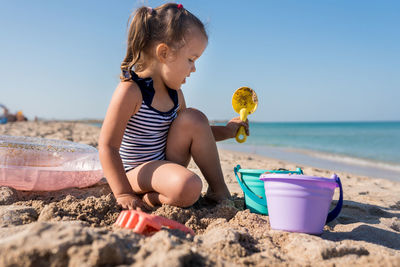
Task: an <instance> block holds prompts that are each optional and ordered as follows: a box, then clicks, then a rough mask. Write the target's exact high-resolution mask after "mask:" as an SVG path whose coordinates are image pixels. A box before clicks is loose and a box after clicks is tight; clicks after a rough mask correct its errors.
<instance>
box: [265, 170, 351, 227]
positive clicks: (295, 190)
mask: <svg viewBox="0 0 400 267" xmlns="http://www.w3.org/2000/svg"><path fill="white" fill-rule="evenodd" d="M260 180H263V181H264V188H265V196H266V198H267V203H268V212H269V221H270V224H271V229H275V230H285V231H289V232H300V233H307V234H321V233H322V231H323V228H324V225H325V224H326V223H328V222H330V221H332V220H333V219H335V218H336V217H337V216H338V215H339V213H340V210H341V209H342V205H343V190H342V184H341V182H340V178H339V177H338V176H337V175H336V174H334V175H332V178H325V177H316V176H306V175H294V174H292V175H291V174H279V173H264V174H262V175H261V176H260ZM336 187H339V188H340V197H339V201H338V203H337V205H336V207H335V208H334V209H333V210H332V211H331V212H329V207H330V204H331V202H332V197H333V193H334V191H335V188H336ZM328 212H329V214H328Z"/></svg>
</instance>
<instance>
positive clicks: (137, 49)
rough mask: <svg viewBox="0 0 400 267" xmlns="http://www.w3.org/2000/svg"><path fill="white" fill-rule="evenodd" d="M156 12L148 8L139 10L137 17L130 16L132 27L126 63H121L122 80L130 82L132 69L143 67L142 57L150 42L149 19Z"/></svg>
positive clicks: (129, 34)
mask: <svg viewBox="0 0 400 267" xmlns="http://www.w3.org/2000/svg"><path fill="white" fill-rule="evenodd" d="M153 12H154V11H153V10H152V9H151V10H150V9H149V8H147V7H141V8H138V9H137V10H136V12H135V15H134V16H133V18H132V16H130V19H129V20H130V26H129V32H128V47H127V51H126V55H125V58H124V61H123V62H122V63H121V71H122V74H121V77H120V78H121V80H122V81H128V80H130V79H131V78H132V76H131V71H132V67H133V66H135V65H136V67H137V68H142V67H143V62H141V57H143V55H142V54H143V51H144V50H145V48H146V47H147V46H148V44H149V41H150V39H151V38H150V34H151V33H150V27H149V19H150V17H151V15H152V13H153Z"/></svg>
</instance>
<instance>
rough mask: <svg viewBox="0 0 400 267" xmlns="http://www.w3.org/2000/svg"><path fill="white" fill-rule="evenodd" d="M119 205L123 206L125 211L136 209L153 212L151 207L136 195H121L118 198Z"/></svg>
mask: <svg viewBox="0 0 400 267" xmlns="http://www.w3.org/2000/svg"><path fill="white" fill-rule="evenodd" d="M116 199H117V203H118V204H119V205H120V206H122V208H123V209H129V210H134V209H136V208H140V209H145V210H151V207H150V206H149V205H147V204H146V203H145V202H144V201H143V200H141V199H140V198H139V197H138V196H135V195H134V194H121V195H118V196H116Z"/></svg>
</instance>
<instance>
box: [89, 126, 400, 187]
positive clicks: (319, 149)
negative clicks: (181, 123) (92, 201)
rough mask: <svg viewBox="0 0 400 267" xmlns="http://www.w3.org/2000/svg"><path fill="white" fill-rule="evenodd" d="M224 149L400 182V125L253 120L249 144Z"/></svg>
mask: <svg viewBox="0 0 400 267" xmlns="http://www.w3.org/2000/svg"><path fill="white" fill-rule="evenodd" d="M213 124H214V125H224V123H213ZM96 125H97V126H99V127H101V124H96ZM218 147H219V148H221V149H227V150H232V151H239V152H247V153H253V154H258V155H261V156H266V157H270V158H275V159H279V160H283V161H289V162H292V163H295V164H297V165H298V166H313V167H316V168H322V169H329V170H332V171H333V172H348V173H352V174H357V175H363V176H369V177H376V178H385V179H390V180H395V181H400V121H390V122H250V136H248V137H247V140H246V142H245V143H242V144H239V143H237V142H236V140H235V139H229V140H225V141H221V142H218ZM242 167H243V168H246V166H242Z"/></svg>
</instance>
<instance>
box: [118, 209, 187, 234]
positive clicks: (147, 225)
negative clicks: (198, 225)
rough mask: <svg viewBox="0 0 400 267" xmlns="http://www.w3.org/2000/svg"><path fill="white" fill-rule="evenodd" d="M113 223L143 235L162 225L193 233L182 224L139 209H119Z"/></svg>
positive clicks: (151, 232)
mask: <svg viewBox="0 0 400 267" xmlns="http://www.w3.org/2000/svg"><path fill="white" fill-rule="evenodd" d="M114 225H116V226H118V227H121V228H127V229H132V231H133V232H135V233H138V234H143V235H151V234H153V233H155V232H157V231H159V230H160V229H161V228H162V227H168V228H170V229H178V230H181V231H182V232H185V233H189V234H191V235H194V232H193V230H192V229H190V228H188V227H186V226H185V225H183V224H180V223H178V222H176V221H174V220H170V219H167V218H165V217H161V216H157V215H152V214H147V213H145V212H143V211H140V210H123V211H121V213H120V214H119V216H118V218H117V221H116V222H115V223H114Z"/></svg>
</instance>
